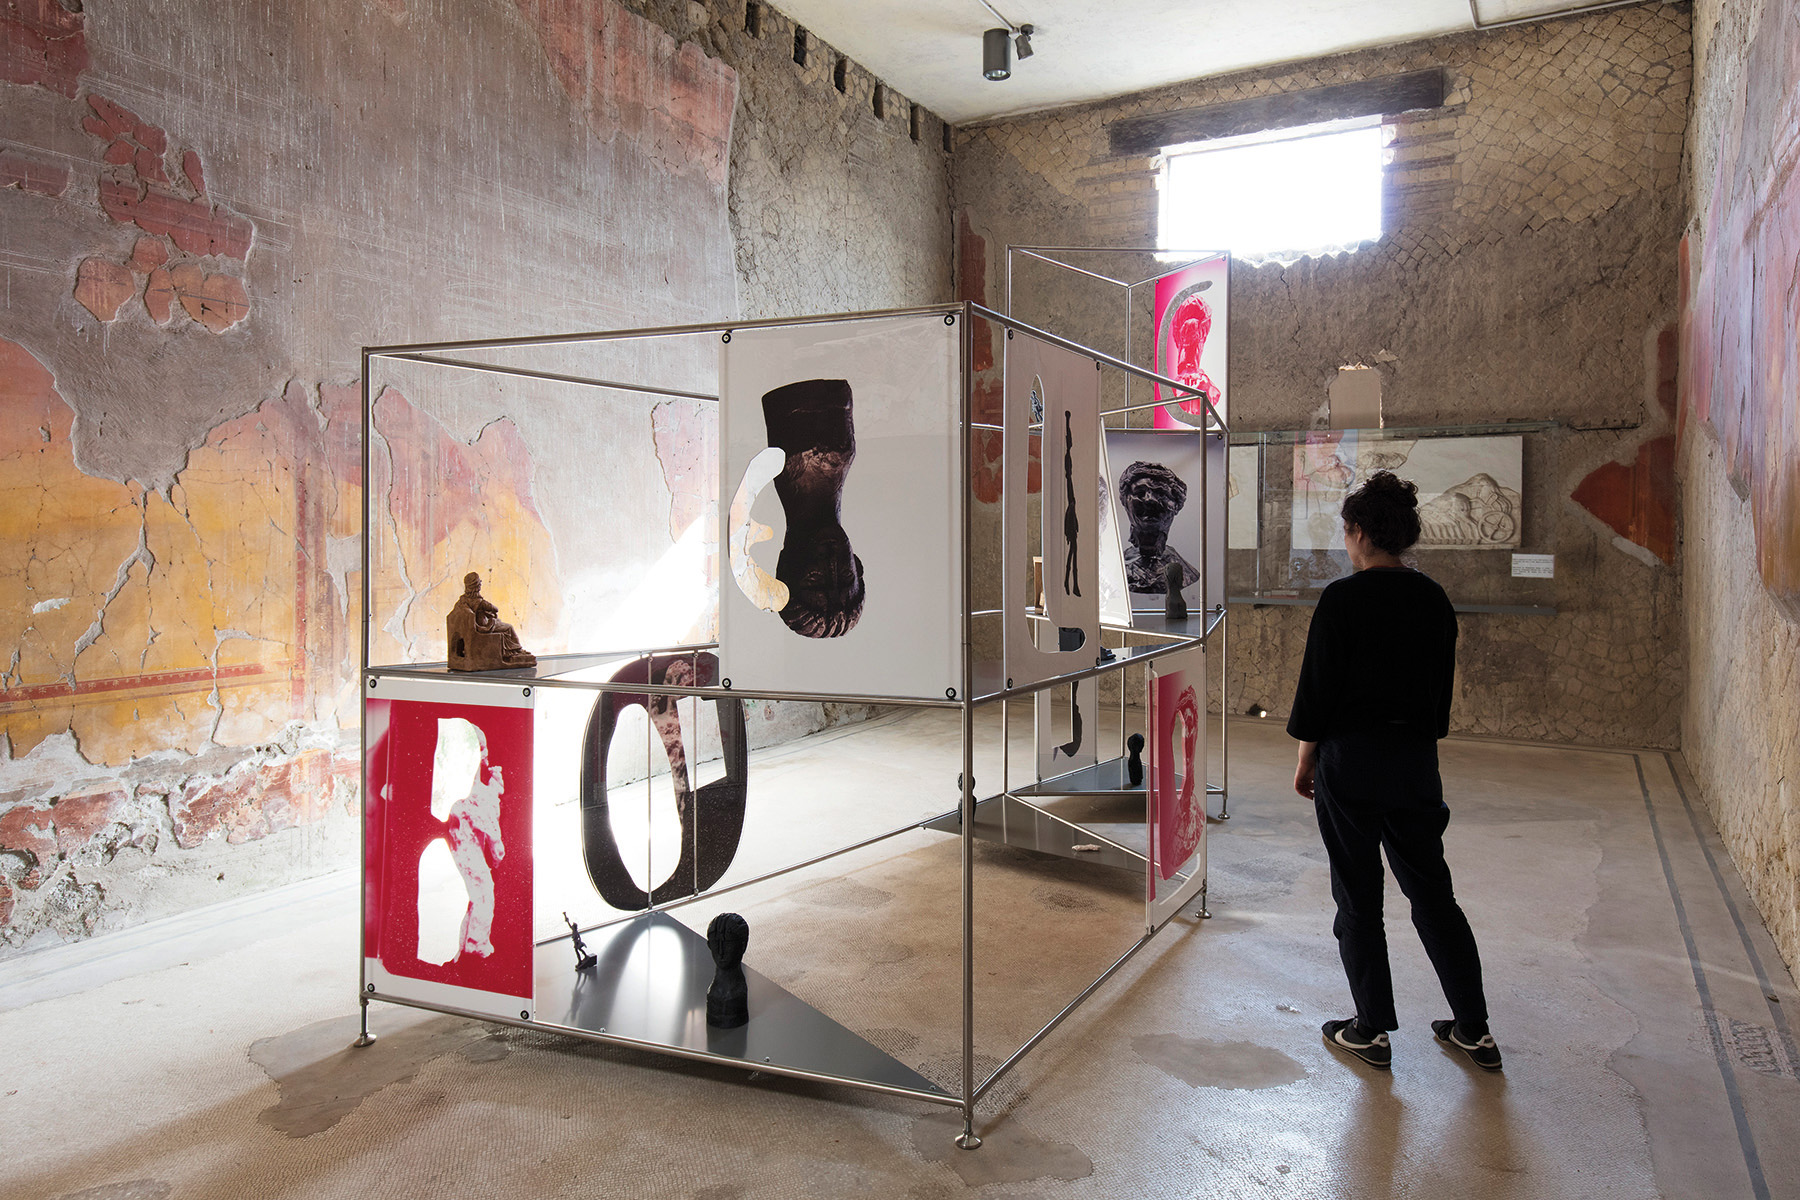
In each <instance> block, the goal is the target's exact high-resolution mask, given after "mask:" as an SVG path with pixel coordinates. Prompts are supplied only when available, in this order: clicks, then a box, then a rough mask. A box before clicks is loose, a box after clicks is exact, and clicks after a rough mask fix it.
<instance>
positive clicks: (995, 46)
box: [981, 29, 1012, 83]
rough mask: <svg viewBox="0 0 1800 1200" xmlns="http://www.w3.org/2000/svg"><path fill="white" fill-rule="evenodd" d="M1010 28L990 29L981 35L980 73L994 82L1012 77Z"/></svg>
mask: <svg viewBox="0 0 1800 1200" xmlns="http://www.w3.org/2000/svg"><path fill="white" fill-rule="evenodd" d="M1011 32H1012V31H1011V30H1007V29H990V30H988V31H987V32H986V33H984V34H982V35H981V73H982V74H983V75H984V76H986V77H987V78H988V79H991V80H993V81H994V82H995V83H998V82H1000V80H1002V79H1010V78H1012V45H1011V43H1010V42H1008V41H1007V38H1008V36H1009V35H1010V34H1011Z"/></svg>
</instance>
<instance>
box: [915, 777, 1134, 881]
mask: <svg viewBox="0 0 1800 1200" xmlns="http://www.w3.org/2000/svg"><path fill="white" fill-rule="evenodd" d="M1115 796H1116V794H1115V793H1109V794H1105V795H1101V796H1095V797H1081V798H1076V797H1071V798H1070V799H1069V800H1068V801H1064V802H1059V803H1057V804H1056V806H1055V808H1056V811H1055V812H1052V811H1050V808H1049V806H1046V807H1045V808H1036V807H1033V806H1032V805H1030V804H1026V803H1025V802H1023V801H1021V800H1018V799H1016V798H1014V797H1012V796H990V797H989V798H988V799H986V800H982V801H980V802H979V803H977V804H976V805H975V836H976V837H978V838H982V839H984V840H986V841H990V842H1001V843H1004V844H1005V845H1008V846H1017V847H1019V848H1020V849H1022V850H1036V851H1038V852H1039V853H1041V854H1056V855H1060V856H1062V857H1063V858H1072V859H1075V860H1076V861H1078V862H1091V863H1098V864H1100V865H1101V866H1106V867H1119V868H1121V869H1123V870H1127V871H1139V872H1141V871H1142V870H1143V869H1144V817H1143V807H1144V805H1143V799H1142V797H1143V793H1142V792H1138V793H1136V799H1135V803H1134V802H1133V801H1132V800H1131V799H1126V800H1125V802H1124V803H1125V804H1126V805H1127V806H1130V807H1131V808H1133V809H1134V810H1135V814H1136V821H1135V823H1132V822H1131V821H1128V820H1127V821H1121V820H1120V816H1121V815H1122V814H1121V813H1119V812H1117V811H1110V812H1103V811H1099V809H1100V807H1101V806H1103V805H1104V806H1105V807H1106V808H1110V809H1115V810H1116V809H1117V807H1118V801H1117V800H1116V799H1115ZM1065 807H1068V808H1069V809H1070V811H1068V812H1066V813H1065V812H1064V811H1063V809H1064V808H1065ZM925 828H927V829H935V830H938V831H939V832H940V833H958V834H959V833H961V832H962V814H960V813H957V812H950V813H946V814H944V815H943V816H941V817H938V818H937V819H936V820H933V821H927V822H926V823H925ZM1134 843H1135V844H1134ZM1077 846H1082V847H1094V848H1093V849H1081V850H1077V849H1076V848H1075V847H1077Z"/></svg>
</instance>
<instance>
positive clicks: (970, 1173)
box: [912, 1111, 1094, 1187]
mask: <svg viewBox="0 0 1800 1200" xmlns="http://www.w3.org/2000/svg"><path fill="white" fill-rule="evenodd" d="M961 1132H962V1113H961V1112H960V1111H957V1112H935V1113H930V1114H928V1115H927V1116H923V1117H920V1118H919V1119H918V1120H916V1121H914V1122H913V1127H912V1141H913V1149H915V1150H917V1151H918V1152H919V1156H920V1157H921V1158H923V1159H925V1160H926V1161H927V1162H939V1163H943V1164H944V1165H945V1166H947V1167H949V1168H950V1169H951V1170H952V1171H955V1172H956V1173H957V1175H958V1176H960V1177H961V1178H962V1181H963V1183H964V1184H965V1185H967V1186H969V1187H983V1186H985V1185H987V1184H990V1183H1028V1182H1030V1181H1031V1180H1033V1179H1066V1180H1071V1181H1073V1180H1076V1179H1086V1178H1087V1177H1088V1176H1090V1175H1092V1174H1093V1173H1094V1161H1093V1160H1092V1159H1090V1158H1089V1157H1088V1156H1087V1155H1085V1154H1083V1153H1082V1152H1081V1151H1080V1149H1078V1148H1077V1147H1075V1146H1072V1145H1070V1144H1069V1143H1068V1142H1052V1141H1048V1140H1046V1139H1044V1138H1041V1137H1039V1136H1038V1135H1037V1134H1035V1133H1033V1132H1031V1131H1030V1130H1029V1129H1027V1128H1025V1127H1024V1126H1023V1125H1020V1124H1019V1123H1018V1122H1017V1121H1006V1122H1004V1123H1002V1124H1001V1125H1000V1126H999V1127H997V1128H996V1129H994V1130H993V1132H992V1133H991V1134H985V1135H983V1140H982V1143H981V1147H980V1149H977V1150H964V1149H963V1148H962V1147H960V1146H958V1145H957V1144H956V1135H957V1134H959V1133H961Z"/></svg>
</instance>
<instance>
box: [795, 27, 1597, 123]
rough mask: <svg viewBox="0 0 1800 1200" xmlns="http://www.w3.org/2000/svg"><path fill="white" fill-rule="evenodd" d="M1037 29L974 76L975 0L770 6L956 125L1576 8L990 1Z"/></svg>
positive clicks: (977, 61)
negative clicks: (1001, 64)
mask: <svg viewBox="0 0 1800 1200" xmlns="http://www.w3.org/2000/svg"><path fill="white" fill-rule="evenodd" d="M993 4H994V7H995V8H996V9H998V10H999V11H1000V12H1001V13H1003V14H1004V15H1005V17H1006V19H1007V20H1008V21H1010V22H1012V23H1013V24H1014V25H1031V26H1033V27H1034V28H1035V32H1034V33H1033V35H1032V38H1031V41H1032V45H1033V48H1034V49H1035V51H1036V53H1034V54H1033V55H1032V57H1031V58H1029V59H1025V60H1023V61H1015V62H1014V63H1013V74H1012V78H1011V79H1007V80H1004V81H1001V82H998V83H993V82H989V81H988V80H986V79H984V78H982V75H981V35H982V31H983V30H986V29H993V28H998V27H999V26H1000V25H1001V22H1000V21H999V20H997V19H996V18H995V16H994V14H993V13H992V12H990V11H989V10H988V9H987V7H985V6H984V5H983V4H982V3H981V0H777V2H776V4H775V5H774V7H776V8H777V9H779V10H780V11H781V12H783V13H785V14H786V15H787V16H789V17H791V18H792V19H793V20H795V21H797V22H799V23H800V24H801V25H802V26H804V27H805V28H806V29H807V30H808V31H810V32H811V33H812V34H814V35H815V36H817V37H818V38H820V39H821V40H823V41H825V42H826V43H828V44H829V45H831V46H832V47H833V48H835V49H837V50H839V51H841V52H842V53H844V54H846V55H848V56H849V57H850V58H851V59H853V60H854V61H856V62H858V63H860V64H862V65H863V66H864V67H867V68H868V69H869V70H870V71H871V72H873V73H874V74H875V75H876V76H877V77H878V78H879V79H881V80H882V82H884V83H886V84H887V85H888V86H889V87H891V88H893V89H895V90H896V91H898V92H900V93H901V94H902V95H904V96H905V97H906V98H907V99H909V100H912V101H915V102H917V103H919V104H922V105H924V106H925V107H926V108H928V109H930V110H931V111H932V112H935V113H937V114H938V115H939V116H940V117H942V118H944V119H945V120H946V121H949V122H950V123H951V124H953V125H959V124H963V123H965V122H968V121H979V120H983V119H986V118H990V117H999V116H1005V115H1008V114H1011V113H1019V112H1027V111H1030V110H1032V109H1040V108H1054V107H1057V106H1059V105H1064V104H1075V103H1079V102H1081V101H1085V100H1099V99H1103V98H1105V97H1108V96H1119V95H1124V94H1126V93H1128V92H1136V91H1142V90H1143V89H1145V88H1151V87H1157V86H1160V85H1162V84H1169V83H1179V82H1181V81H1182V80H1186V79H1199V78H1202V77H1204V76H1208V75H1220V74H1224V73H1226V72H1229V71H1241V70H1246V69H1248V68H1252V67H1264V66H1270V65H1273V64H1276V63H1283V62H1299V61H1303V60H1305V59H1309V58H1317V57H1319V56H1321V55H1325V54H1335V53H1337V52H1339V51H1344V50H1357V49H1362V48H1366V47H1369V46H1388V45H1394V44H1396V43H1399V42H1410V41H1415V40H1417V39H1419V38H1425V37H1433V36H1436V35H1439V34H1445V33H1456V32H1459V31H1462V30H1468V29H1474V28H1477V27H1480V26H1487V25H1492V24H1496V23H1501V22H1505V21H1509V20H1518V19H1521V18H1530V17H1536V16H1540V15H1543V14H1546V13H1551V12H1566V11H1571V10H1573V9H1576V8H1580V7H1610V5H1608V4H1604V3H1602V4H1597V5H1581V4H1579V3H1576V2H1574V0H1100V2H1096V0H993Z"/></svg>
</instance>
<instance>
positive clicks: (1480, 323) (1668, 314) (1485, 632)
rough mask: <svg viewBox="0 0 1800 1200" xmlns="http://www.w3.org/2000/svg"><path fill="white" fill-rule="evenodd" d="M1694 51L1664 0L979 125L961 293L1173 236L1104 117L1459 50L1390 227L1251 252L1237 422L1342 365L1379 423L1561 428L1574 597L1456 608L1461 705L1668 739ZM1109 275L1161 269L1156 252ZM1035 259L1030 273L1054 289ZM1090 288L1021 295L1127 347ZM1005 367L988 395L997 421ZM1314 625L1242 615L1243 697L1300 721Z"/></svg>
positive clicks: (1630, 739)
mask: <svg viewBox="0 0 1800 1200" xmlns="http://www.w3.org/2000/svg"><path fill="white" fill-rule="evenodd" d="M1689 65H1690V48H1689V24H1688V11H1687V9H1686V7H1685V6H1682V5H1675V4H1659V3H1652V4H1645V5H1641V6H1635V7H1629V8H1622V9H1614V10H1610V11H1607V12H1604V13H1598V14H1592V15H1588V16H1585V17H1576V18H1568V19H1563V20H1558V21H1552V22H1546V23H1542V24H1535V25H1528V26H1522V27H1514V28H1508V29H1500V30H1493V31H1488V32H1484V33H1476V34H1466V35H1458V36H1453V37H1446V38H1440V39H1434V40H1431V41H1425V42H1419V43H1414V44H1410V45H1406V46H1401V47H1395V48H1390V49H1382V50H1371V51H1365V52H1358V53H1353V54H1346V55H1340V56H1336V57H1332V58H1327V59H1322V60H1318V61H1314V62H1309V63H1304V64H1299V65H1296V66H1285V67H1280V68H1273V69H1269V70H1262V71H1254V72H1247V73H1243V74H1238V75H1233V76H1229V77H1223V78H1217V79H1209V80H1200V81H1196V82H1193V83H1190V84H1184V85H1179V86H1176V87H1172V88H1167V89H1161V90H1158V91H1154V92H1147V93H1142V94H1138V95H1134V96H1129V97H1125V98H1122V99H1118V100H1113V101H1107V102H1104V103H1099V104H1093V105H1087V106H1082V107H1077V108H1070V109H1061V110H1056V111H1053V112H1047V113H1043V114H1038V115H1032V116H1027V117H1021V118H1017V119H1012V120H1006V121H1000V122H995V123H991V124H986V125H981V126H977V127H970V128H963V129H959V131H958V137H957V143H956V161H955V175H954V179H955V204H956V206H957V220H958V226H957V229H958V239H959V242H958V270H959V272H960V274H959V280H958V287H959V292H960V293H961V294H963V295H965V296H968V297H970V298H977V299H985V300H986V301H987V302H988V303H990V304H993V305H995V306H997V307H998V306H1000V305H1002V304H1003V303H1004V302H1005V296H1004V279H1005V259H1004V248H1005V247H1006V246H1007V245H1008V244H1009V243H1010V244H1018V245H1058V246H1150V245H1154V244H1155V238H1156V206H1157V192H1156V190H1155V189H1156V178H1157V164H1156V160H1155V159H1154V158H1151V157H1114V156H1113V155H1112V153H1111V151H1110V142H1109V137H1108V126H1109V124H1110V123H1111V122H1114V121H1116V120H1119V119H1121V118H1128V117H1138V116H1143V115H1147V114H1153V113H1167V112H1172V111H1176V110H1182V109H1190V108H1199V107H1202V106H1208V105H1214V104H1221V103H1225V102H1229V101H1233V100H1242V99H1246V98H1249V97H1256V96H1266V95H1270V94H1274V93H1285V92H1295V91H1299V90H1303V89H1310V88H1317V87H1325V86H1330V85H1336V84H1344V83H1350V82H1354V81H1360V80H1372V79H1377V78H1380V77H1384V76H1391V75H1398V74H1401V73H1406V72H1412V71H1419V70H1424V69H1428V68H1441V69H1443V70H1444V71H1446V72H1447V75H1448V96H1447V100H1446V103H1445V104H1444V105H1443V106H1442V107H1440V108H1435V109H1426V110H1418V111H1413V112H1408V113H1404V114H1400V115H1398V116H1393V117H1390V118H1388V124H1389V128H1390V130H1391V135H1392V151H1391V160H1392V161H1391V163H1390V164H1389V166H1388V167H1387V179H1386V196H1387V211H1386V217H1385V222H1384V224H1385V227H1386V233H1385V234H1384V235H1383V237H1382V238H1381V239H1380V240H1379V241H1378V242H1376V243H1373V244H1371V245H1366V246H1364V247H1363V248H1362V249H1359V250H1357V251H1355V252H1354V253H1344V254H1334V255H1326V256H1321V257H1309V258H1302V259H1300V260H1299V261H1296V262H1292V263H1287V264H1283V263H1280V262H1266V263H1261V264H1256V263H1251V262H1246V261H1242V260H1239V261H1234V263H1233V268H1232V270H1233V273H1232V298H1231V299H1232V313H1231V337H1232V351H1231V354H1232V376H1231V380H1232V389H1233V390H1232V395H1231V399H1230V404H1231V421H1232V424H1233V426H1234V428H1237V429H1245V430H1254V429H1293V428H1309V427H1314V426H1316V425H1318V424H1319V423H1320V422H1321V421H1322V419H1323V409H1324V404H1325V400H1326V389H1327V387H1328V386H1329V384H1330V382H1331V381H1332V379H1333V378H1335V376H1336V374H1337V371H1338V369H1339V368H1340V367H1342V366H1346V365H1358V366H1368V367H1373V368H1375V369H1377V370H1379V371H1380V372H1381V375H1382V384H1383V392H1384V409H1385V422H1386V424H1388V425H1389V426H1411V425H1436V424H1468V423H1485V422H1497V421H1507V420H1517V419H1526V420H1542V419H1551V420H1555V421H1558V422H1561V423H1562V429H1561V432H1560V434H1559V435H1558V440H1559V444H1560V451H1559V454H1558V456H1557V464H1556V466H1555V468H1554V478H1552V479H1550V480H1548V481H1540V485H1541V486H1545V487H1547V488H1548V489H1549V492H1548V495H1547V498H1546V502H1545V504H1544V505H1543V509H1542V511H1543V512H1544V515H1545V519H1547V520H1549V521H1550V522H1552V523H1553V525H1554V529H1553V538H1552V541H1553V544H1554V547H1555V553H1556V567H1557V569H1556V582H1555V589H1554V597H1553V602H1554V604H1555V606H1556V609H1557V614H1556V615H1555V616H1554V617H1525V616H1508V615H1480V614H1471V615H1468V616H1465V617H1464V619H1463V621H1462V631H1463V632H1462V643H1461V652H1460V670H1459V679H1460V695H1459V698H1458V700H1457V703H1456V705H1455V708H1454V712H1453V722H1454V724H1455V726H1456V728H1458V729H1460V730H1464V731H1471V732H1479V733H1486V734H1496V735H1507V736H1520V737H1533V738H1550V739H1558V740H1572V741H1582V742H1607V743H1629V744H1639V745H1654V746H1673V745H1674V744H1675V742H1676V739H1677V723H1678V716H1679V712H1680V706H1681V689H1682V662H1683V657H1682V643H1681V626H1680V615H1679V614H1680V609H1679V602H1680V581H1679V576H1678V573H1677V571H1676V569H1675V567H1674V566H1673V565H1672V564H1673V563H1674V562H1675V561H1676V558H1677V547H1676V546H1675V544H1674V536H1673V530H1674V521H1673V503H1674V497H1673V477H1672V472H1671V470H1670V462H1671V453H1672V439H1671V438H1670V436H1669V435H1670V433H1671V431H1672V409H1673V399H1674V395H1673V389H1674V376H1675V340H1674V336H1673V318H1674V316H1675V311H1676V303H1677V301H1676V287H1675V279H1676V246H1677V239H1678V237H1679V233H1680V221H1681V206H1682V175H1681V161H1682V133H1683V130H1684V128H1685V125H1686V110H1687V103H1688V94H1689ZM1090 265H1092V264H1090ZM1118 265H1119V268H1120V273H1121V274H1124V273H1127V272H1129V271H1131V270H1137V272H1138V275H1137V277H1142V276H1145V275H1148V274H1151V273H1152V272H1153V270H1154V265H1153V264H1152V263H1150V262H1149V261H1148V259H1147V257H1146V258H1145V259H1144V260H1142V261H1137V262H1133V261H1129V260H1121V261H1120V263H1119V264H1118ZM1044 278H1045V274H1044V272H1043V271H1042V270H1041V269H1037V270H1036V273H1035V274H1034V276H1033V280H1034V281H1035V282H1034V288H1035V287H1036V286H1037V285H1038V284H1041V282H1042V281H1043V280H1044ZM1021 283H1023V275H1022V274H1021ZM1093 294H1094V293H1092V292H1091V291H1089V292H1083V291H1082V290H1081V289H1079V288H1076V287H1074V286H1073V285H1067V284H1065V285H1061V286H1060V287H1054V288H1053V287H1045V288H1044V289H1043V290H1042V291H1036V290H1034V289H1028V288H1026V287H1024V286H1021V287H1020V288H1019V294H1018V295H1017V296H1016V297H1015V302H1016V304H1015V312H1017V313H1018V314H1019V315H1021V316H1023V317H1025V318H1026V319H1028V320H1037V321H1040V322H1043V323H1047V324H1049V325H1050V327H1051V328H1052V329H1055V330H1059V331H1063V332H1067V333H1069V334H1070V335H1071V336H1076V337H1092V338H1094V340H1095V342H1096V344H1098V345H1100V348H1102V349H1109V348H1122V346H1117V343H1119V342H1121V341H1122V325H1121V322H1120V319H1119V318H1118V317H1117V316H1115V315H1114V313H1113V312H1112V311H1110V310H1105V309H1103V308H1097V307H1096V303H1097V302H1096V301H1094V300H1093V299H1091V296H1092V295H1093ZM1106 328H1110V329H1111V330H1113V331H1114V332H1112V333H1110V334H1109V333H1106V332H1100V333H1094V332H1092V331H1093V330H1095V329H1106ZM1109 339H1111V343H1112V344H1110V345H1109ZM1136 344H1139V345H1142V344H1143V343H1142V342H1141V341H1140V342H1137V343H1136ZM995 370H996V368H995V367H993V366H991V365H990V367H989V369H988V371H987V374H986V376H985V377H984V381H983V382H984V386H983V388H982V391H981V395H982V397H983V400H984V403H985V405H986V409H985V411H987V412H988V413H989V414H990V415H992V414H994V413H996V412H997V404H998V399H997V397H998V390H997V384H996V375H995ZM997 456H998V446H997V445H993V446H990V447H989V458H990V460H992V459H997ZM988 470H989V472H990V473H992V472H996V471H997V470H998V463H997V462H993V461H991V462H990V464H989V467H988ZM1528 486H1529V484H1528ZM1578 491H1579V493H1580V495H1581V497H1582V500H1581V502H1578V501H1577V500H1576V499H1575V498H1574V497H1575V496H1576V494H1577V492H1578ZM987 553H988V555H989V562H990V564H992V563H993V554H994V550H993V547H992V545H991V544H990V545H989V546H988V548H987ZM1309 616H1310V612H1309V610H1306V609H1298V608H1286V607H1270V608H1251V607H1248V606H1244V607H1237V606H1234V608H1233V612H1232V621H1233V627H1232V634H1231V647H1232V648H1231V661H1230V683H1229V688H1228V693H1227V696H1226V700H1225V703H1226V706H1227V708H1228V709H1229V710H1230V711H1239V712H1241V711H1243V710H1244V708H1245V707H1246V706H1248V705H1249V704H1251V703H1252V702H1256V703H1260V704H1262V705H1264V706H1266V707H1267V708H1268V709H1269V710H1270V712H1271V713H1272V714H1273V715H1275V716H1277V717H1279V716H1281V715H1283V714H1285V712H1286V710H1287V706H1288V703H1289V701H1290V698H1291V696H1292V694H1293V683H1294V679H1295V676H1296V673H1297V668H1298V662H1299V656H1300V653H1301V651H1302V649H1303V643H1304V637H1305V631H1306V627H1307V622H1308V619H1309Z"/></svg>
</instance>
